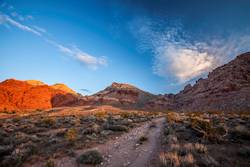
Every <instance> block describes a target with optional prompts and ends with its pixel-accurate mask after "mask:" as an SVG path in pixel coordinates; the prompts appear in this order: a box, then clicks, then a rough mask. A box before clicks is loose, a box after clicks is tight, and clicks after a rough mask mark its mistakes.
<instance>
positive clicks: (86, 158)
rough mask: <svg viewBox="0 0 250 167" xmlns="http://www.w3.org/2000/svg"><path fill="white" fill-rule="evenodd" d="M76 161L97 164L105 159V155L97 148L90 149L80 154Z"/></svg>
mask: <svg viewBox="0 0 250 167" xmlns="http://www.w3.org/2000/svg"><path fill="white" fill-rule="evenodd" d="M76 161H77V163H79V164H90V165H97V164H100V163H101V162H102V161H103V157H102V155H101V154H100V153H99V152H98V151H97V150H90V151H87V152H85V153H83V154H82V155H80V156H79V157H78V158H77V160H76Z"/></svg>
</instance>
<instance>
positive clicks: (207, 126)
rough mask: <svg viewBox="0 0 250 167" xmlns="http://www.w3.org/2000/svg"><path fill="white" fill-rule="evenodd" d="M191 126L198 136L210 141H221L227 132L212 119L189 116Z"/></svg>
mask: <svg viewBox="0 0 250 167" xmlns="http://www.w3.org/2000/svg"><path fill="white" fill-rule="evenodd" d="M190 121H191V128H192V129H193V130H195V131H196V132H197V135H198V136H199V137H203V138H204V139H206V140H210V141H221V140H222V137H224V136H225V135H226V134H227V130H226V129H225V127H224V126H223V125H214V124H213V122H212V121H210V120H206V119H202V118H200V117H191V118H190Z"/></svg>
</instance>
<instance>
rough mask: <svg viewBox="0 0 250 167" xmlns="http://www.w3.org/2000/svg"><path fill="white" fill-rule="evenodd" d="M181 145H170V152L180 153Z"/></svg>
mask: <svg viewBox="0 0 250 167" xmlns="http://www.w3.org/2000/svg"><path fill="white" fill-rule="evenodd" d="M179 150H180V145H179V144H170V151H171V152H179Z"/></svg>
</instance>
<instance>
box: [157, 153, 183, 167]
mask: <svg viewBox="0 0 250 167" xmlns="http://www.w3.org/2000/svg"><path fill="white" fill-rule="evenodd" d="M159 159H160V166H161V167H179V166H180V161H179V156H178V154H177V153H176V152H168V153H164V152H162V153H160V155H159Z"/></svg>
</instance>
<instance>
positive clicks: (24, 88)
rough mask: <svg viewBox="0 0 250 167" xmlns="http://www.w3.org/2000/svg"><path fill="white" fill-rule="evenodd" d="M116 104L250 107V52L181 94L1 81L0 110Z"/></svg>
mask: <svg viewBox="0 0 250 167" xmlns="http://www.w3.org/2000/svg"><path fill="white" fill-rule="evenodd" d="M79 105H112V106H116V107H121V108H127V109H143V110H150V111H153V110H178V111H208V110H213V111H215V110H216V111H250V53H244V54H242V55H239V56H237V57H236V58H235V59H234V60H232V61H231V62H229V63H227V64H225V65H223V66H221V67H218V68H216V69H215V70H213V71H212V72H210V73H209V75H208V77H207V78H206V79H199V80H198V81H197V82H196V83H195V84H194V85H193V86H192V85H190V84H189V85H187V86H186V87H185V88H184V90H182V91H180V92H179V93H177V94H165V95H153V94H151V93H149V92H145V91H143V90H141V89H139V88H137V87H135V86H133V85H130V84H126V83H116V82H114V83H112V84H111V85H110V86H108V87H107V88H105V89H104V90H102V91H100V92H98V93H96V94H93V95H91V96H79V95H78V94H77V93H76V92H75V91H73V90H72V89H70V88H69V87H67V86H66V85H64V84H55V85H52V86H49V85H46V84H44V83H43V82H41V81H36V80H28V81H19V80H15V79H8V80H5V81H3V82H1V83H0V110H4V109H7V110H23V109H37V108H40V109H45V108H52V107H61V106H79Z"/></svg>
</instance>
